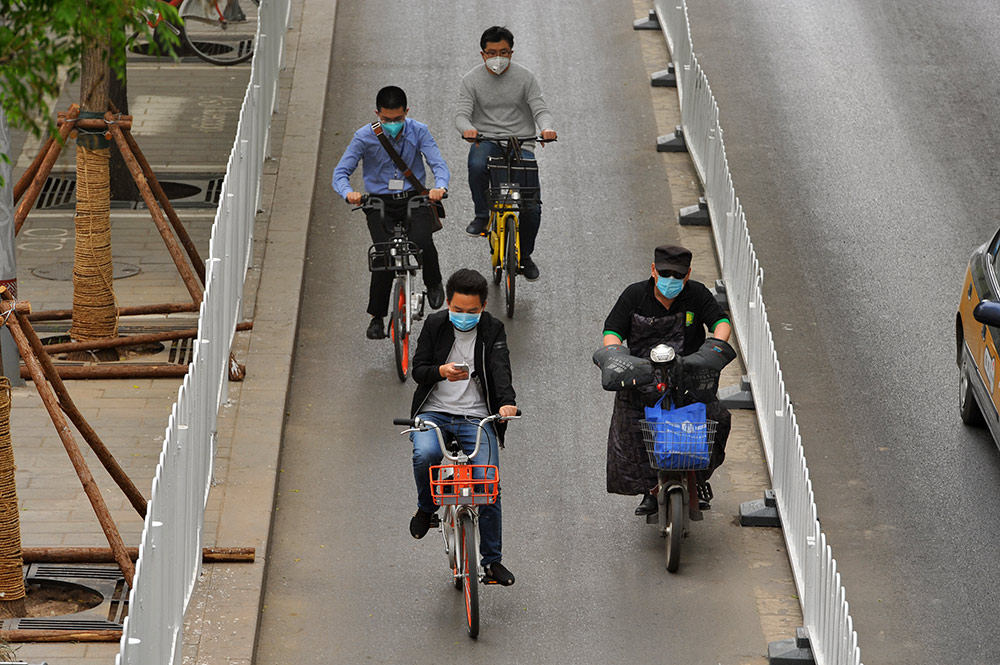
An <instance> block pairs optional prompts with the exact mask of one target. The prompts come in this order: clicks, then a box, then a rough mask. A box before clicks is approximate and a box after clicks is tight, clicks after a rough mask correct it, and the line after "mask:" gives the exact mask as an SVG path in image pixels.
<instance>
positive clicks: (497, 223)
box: [475, 134, 555, 318]
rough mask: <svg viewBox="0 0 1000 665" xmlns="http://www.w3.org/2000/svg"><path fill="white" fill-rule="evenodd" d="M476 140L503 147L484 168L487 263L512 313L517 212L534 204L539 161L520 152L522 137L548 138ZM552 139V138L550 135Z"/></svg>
mask: <svg viewBox="0 0 1000 665" xmlns="http://www.w3.org/2000/svg"><path fill="white" fill-rule="evenodd" d="M475 140H476V141H489V142H491V143H495V144H497V145H498V146H500V148H501V149H502V150H503V155H502V156H501V157H490V158H489V159H488V160H487V162H486V170H487V172H488V173H489V177H490V187H489V200H490V222H489V226H488V227H487V231H488V237H489V240H490V265H491V269H492V272H493V283H494V284H500V282H501V281H502V282H503V291H504V302H505V304H506V309H507V316H508V318H512V317H513V316H514V296H515V293H516V279H517V274H518V271H519V269H520V265H521V239H520V234H519V230H520V224H519V214H520V212H521V210H522V208H526V207H527V206H537V205H538V204H539V203H540V201H538V190H539V188H538V163H537V162H536V161H535V160H534V159H527V158H524V157H523V156H522V155H521V143H522V142H524V141H538V142H539V143H547V142H548V141H547V140H545V139H542V138H541V137H536V136H524V137H518V136H485V135H482V134H480V135H479V137H478V138H476V139H475ZM552 140H553V141H554V140H555V139H552Z"/></svg>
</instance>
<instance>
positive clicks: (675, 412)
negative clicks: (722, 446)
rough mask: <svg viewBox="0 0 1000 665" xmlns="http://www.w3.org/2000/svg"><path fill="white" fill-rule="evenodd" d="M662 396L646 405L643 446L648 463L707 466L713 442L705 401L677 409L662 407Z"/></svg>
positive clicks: (667, 467)
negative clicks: (653, 402) (644, 444)
mask: <svg viewBox="0 0 1000 665" xmlns="http://www.w3.org/2000/svg"><path fill="white" fill-rule="evenodd" d="M662 403H663V398H662V397H661V398H660V401H658V402H657V403H656V405H655V406H647V407H646V423H647V424H646V426H647V427H648V428H649V433H648V434H647V437H650V436H652V439H653V441H652V444H651V445H650V442H649V441H648V440H647V442H646V446H647V450H648V451H649V453H650V455H649V457H650V463H651V464H652V465H653V466H654V467H656V468H658V469H707V468H708V465H709V460H710V459H711V452H712V441H710V440H709V438H710V437H709V432H708V430H709V427H708V421H707V415H706V412H705V404H704V403H703V402H695V403H693V404H689V405H688V406H682V407H678V408H676V409H664V408H663V405H662Z"/></svg>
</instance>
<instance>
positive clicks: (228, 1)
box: [130, 0, 260, 66]
mask: <svg viewBox="0 0 1000 665" xmlns="http://www.w3.org/2000/svg"><path fill="white" fill-rule="evenodd" d="M164 4H166V5H170V6H171V7H174V8H176V9H177V14H178V16H179V17H180V22H179V23H174V22H173V21H167V20H164V17H163V15H162V14H158V15H157V16H156V17H154V18H152V19H151V20H150V21H149V25H150V26H153V27H156V26H158V25H160V24H163V25H164V26H165V27H166V28H167V29H168V30H170V31H171V32H173V33H174V34H175V35H176V36H177V38H178V40H179V41H180V43H181V46H182V47H183V48H184V49H185V50H186V51H188V52H191V53H194V55H196V56H198V57H199V58H201V59H202V60H204V61H205V62H209V63H211V64H213V65H221V66H228V65H238V64H240V63H241V62H246V61H247V60H249V59H250V58H252V57H253V49H254V39H255V36H256V33H257V19H258V15H259V10H260V0H247V1H245V2H244V4H243V5H241V4H240V1H239V0H164ZM136 36H137V35H132V37H131V40H134V39H135V37H136ZM131 40H130V41H131ZM182 54H183V52H182Z"/></svg>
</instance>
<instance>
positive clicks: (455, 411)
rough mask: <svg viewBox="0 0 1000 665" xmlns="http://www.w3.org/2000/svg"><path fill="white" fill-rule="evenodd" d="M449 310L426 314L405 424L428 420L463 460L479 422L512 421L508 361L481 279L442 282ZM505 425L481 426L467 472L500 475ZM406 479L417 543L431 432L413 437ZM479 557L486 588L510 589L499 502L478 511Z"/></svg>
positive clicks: (427, 508) (422, 527)
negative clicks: (482, 469)
mask: <svg viewBox="0 0 1000 665" xmlns="http://www.w3.org/2000/svg"><path fill="white" fill-rule="evenodd" d="M445 292H446V295H447V302H448V310H447V311H441V312H435V313H434V314H431V315H430V316H429V317H428V318H427V321H426V322H425V323H424V327H423V330H421V331H420V338H419V339H418V340H417V350H416V353H414V355H413V379H414V381H416V382H417V390H416V392H414V394H413V406H412V408H411V409H410V416H411V417H413V416H417V415H419V416H420V417H421V418H422V419H423V420H430V421H432V422H434V423H435V424H436V425H437V426H438V427H440V428H441V429H442V430H443V432H444V433H450V434H452V435H453V436H454V437H455V438H456V439H457V440H458V441H459V442H461V444H462V446H463V448H464V449H465V451H466V452H472V449H473V448H474V447H475V444H476V432H477V431H478V429H479V421H480V420H482V419H483V418H485V417H486V416H488V415H490V414H492V413H499V414H500V415H501V416H504V417H506V418H509V417H511V416H514V415H517V407H516V406H515V402H514V388H513V386H512V385H511V372H510V353H509V352H508V350H507V334H506V333H505V332H504V327H503V323H501V322H500V321H498V320H497V319H495V318H493V317H492V316H491V315H490V314H489V312H484V311H483V308H484V307H485V306H486V295H487V292H488V287H487V284H486V278H484V277H483V276H482V275H481V274H479V273H478V272H476V271H475V270H469V269H467V268H462V269H461V270H458V271H456V272H455V273H454V274H453V275H452V276H451V277H449V278H448V284H447V286H446V288H445ZM505 429H506V424H505V423H500V424H498V425H497V427H496V428H495V429H494V428H493V426H492V424H490V425H487V426H486V428H485V432H484V433H483V439H484V440H483V442H482V444H481V446H480V449H479V454H478V455H477V456H476V457H474V458H473V460H472V462H473V463H474V464H492V465H496V466H497V467H498V468H499V462H500V460H499V457H498V453H499V450H498V445H497V444H498V442H499V443H500V444H502V443H503V436H504V431H505ZM410 439H411V441H412V442H413V477H414V479H415V480H416V483H417V512H416V513H415V514H414V515H413V518H412V519H411V520H410V534H411V535H412V536H413V537H414V538H423V537H424V535H425V534H426V533H427V530H428V529H429V528H430V526H431V522H432V520H433V518H434V512H435V511H436V510H437V507H436V506H435V505H434V501H433V500H432V498H431V490H430V476H429V469H430V467H431V466H433V465H435V464H440V463H441V458H442V455H441V448H440V446H439V445H438V440H437V435H436V434H435V433H434V432H433V431H426V432H414V433H413V434H411V436H410ZM479 535H480V541H481V542H480V548H479V551H480V554H481V555H482V564H483V567H484V568H485V570H486V578H487V581H489V582H494V583H497V584H502V585H504V586H510V585H511V584H513V583H514V576H513V575H512V574H511V572H510V571H509V570H507V568H505V567H504V566H503V564H501V563H500V559H501V551H500V550H501V519H500V499H499V497H498V498H497V500H496V503H493V504H490V505H483V506H481V507H480V510H479Z"/></svg>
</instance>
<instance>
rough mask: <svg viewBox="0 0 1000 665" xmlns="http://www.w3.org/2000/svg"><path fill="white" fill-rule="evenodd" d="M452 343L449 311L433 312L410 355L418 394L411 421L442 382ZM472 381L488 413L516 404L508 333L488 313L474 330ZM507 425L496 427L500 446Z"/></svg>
mask: <svg viewBox="0 0 1000 665" xmlns="http://www.w3.org/2000/svg"><path fill="white" fill-rule="evenodd" d="M454 343H455V328H454V326H452V325H451V320H450V319H449V318H448V311H447V310H442V311H440V312H434V313H433V314H431V315H430V316H429V317H427V321H425V322H424V327H423V330H421V331H420V338H419V339H418V340H417V350H416V353H414V354H413V372H412V373H413V380H414V381H416V382H417V390H416V391H415V392H414V393H413V405H412V406H411V408H410V417H411V418H412V417H413V416H415V415H417V414H418V413H420V408H421V407H422V406H423V404H424V402H425V401H426V400H427V396H428V395H430V393H431V390H432V389H433V388H434V386H435V385H437V382H438V381H443V380H444V379H443V378H441V373H440V372H439V371H438V368H439V367H440V366H441V365H444V364H445V363H447V362H448V354H449V353H451V347H452V345H453V344H454ZM472 379H473V380H476V381H479V387H480V388H481V389H482V391H483V395H485V396H486V406H487V408H488V409H489V411H490V413H497V412H498V411H499V410H500V407H501V406H505V405H508V404H511V405H513V404H516V402H515V401H514V387H513V386H512V385H511V374H510V352H509V351H508V349H507V333H506V332H505V331H504V327H503V323H502V322H501V321H499V320H497V319H496V318H495V317H493V316H492V315H491V314H490V313H489V312H483V314H482V316H481V317H480V318H479V325H477V326H476V351H475V367H474V368H473V373H472ZM506 429H507V424H506V423H497V437H498V438H499V439H500V441H501V443H502V442H503V437H504V432H505V431H506Z"/></svg>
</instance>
